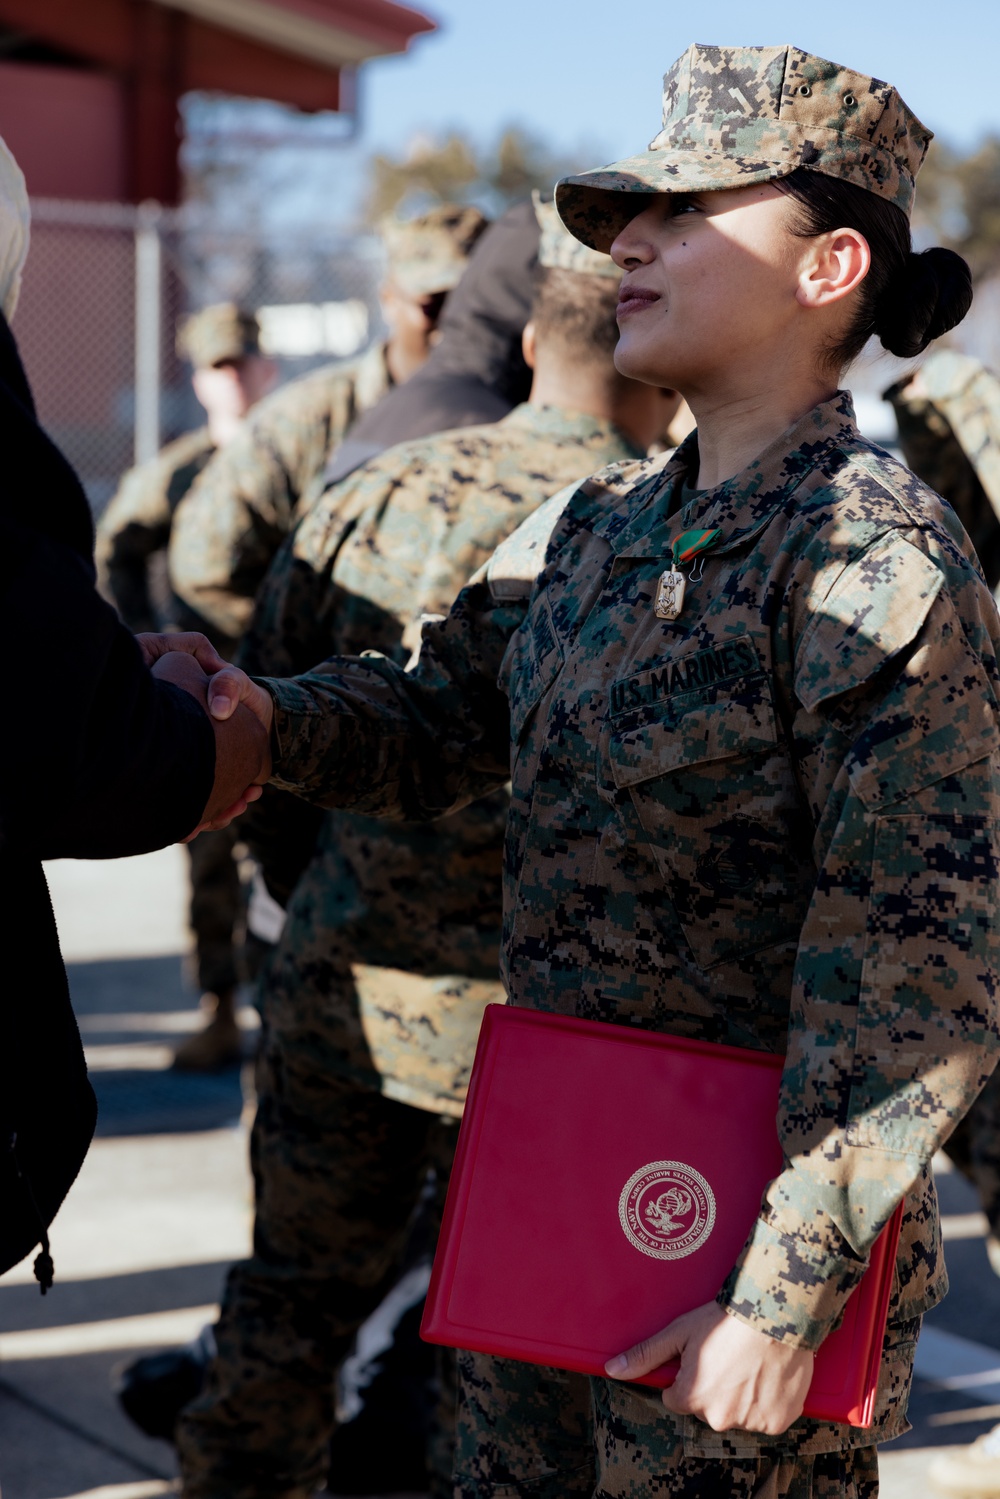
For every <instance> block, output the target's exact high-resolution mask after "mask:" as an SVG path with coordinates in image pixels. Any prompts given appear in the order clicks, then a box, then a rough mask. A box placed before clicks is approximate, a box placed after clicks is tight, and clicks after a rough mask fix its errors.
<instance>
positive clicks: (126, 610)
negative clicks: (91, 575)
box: [95, 469, 170, 634]
mask: <svg viewBox="0 0 1000 1499" xmlns="http://www.w3.org/2000/svg"><path fill="white" fill-rule="evenodd" d="M169 539H170V504H169V501H168V499H167V494H166V489H165V487H164V485H163V484H162V483H159V482H154V475H152V474H151V472H150V471H148V470H143V469H131V470H130V471H129V472H128V473H127V474H126V475H125V477H124V478H123V479H122V482H121V484H120V485H119V487H118V491H117V493H116V494H115V495H114V497H113V499H112V500H111V502H110V504H109V505H108V507H107V509H106V510H105V511H104V514H103V515H102V516H101V519H100V521H99V523H98V526H97V541H96V548H95V561H96V563H97V576H98V582H99V585H100V588H101V592H102V593H104V594H105V595H106V596H107V597H109V598H110V599H111V600H112V601H113V603H114V605H115V608H116V609H117V610H118V613H119V615H120V616H121V619H122V621H123V623H124V624H126V625H127V626H128V628H129V629H130V630H132V631H133V632H134V633H136V634H138V633H139V632H140V631H142V630H157V629H159V625H158V623H157V620H156V611H155V609H154V608H153V601H152V598H151V596H150V591H149V566H148V565H149V559H150V557H151V556H152V555H153V553H154V552H159V551H163V550H164V548H165V547H166V545H167V543H168V541H169Z"/></svg>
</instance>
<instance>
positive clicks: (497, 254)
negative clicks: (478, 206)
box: [326, 203, 539, 484]
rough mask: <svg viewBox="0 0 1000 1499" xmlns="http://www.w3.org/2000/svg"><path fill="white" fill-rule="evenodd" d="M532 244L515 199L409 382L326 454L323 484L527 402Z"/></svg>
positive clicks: (528, 211) (526, 206)
mask: <svg viewBox="0 0 1000 1499" xmlns="http://www.w3.org/2000/svg"><path fill="white" fill-rule="evenodd" d="M538 241H539V229H538V222H537V220H536V218H535V210H534V209H533V208H532V206H531V204H530V203H518V204H516V205H515V206H514V207H513V208H510V209H508V210H507V212H506V213H505V214H504V215H503V217H502V218H500V219H498V220H497V222H496V223H495V224H491V225H490V227H489V229H487V231H486V233H485V234H484V235H483V237H482V239H480V241H479V243H478V244H477V245H476V248H475V249H474V250H473V252H472V256H471V258H470V260H469V264H468V267H467V269H466V272H465V275H464V276H463V277H462V279H461V281H460V282H459V283H458V286H457V287H456V288H455V290H454V291H453V292H452V293H451V295H450V296H449V298H448V300H447V302H446V303H445V306H444V312H443V313H442V315H441V342H440V343H439V344H438V346H437V348H436V349H434V351H433V352H432V354H431V356H430V358H429V359H428V361H427V363H426V364H425V365H424V366H423V368H422V369H419V370H418V371H417V373H416V374H415V375H414V376H413V377H412V379H410V380H407V381H406V383H405V385H398V386H396V387H395V389H393V390H390V391H389V392H388V394H387V395H385V396H383V398H382V400H381V401H379V403H378V405H377V406H373V407H372V408H371V410H370V411H365V412H363V413H362V415H361V416H360V417H359V418H358V420H357V421H356V422H355V423H354V426H353V427H352V428H351V430H350V432H349V433H348V435H347V437H346V438H345V439H344V441H343V442H342V443H341V444H340V446H339V447H337V448H335V449H334V451H333V453H332V455H331V458H330V462H329V464H328V466H327V471H326V479H327V483H328V484H335V483H337V481H338V480H340V479H343V478H344V477H345V476H346V475H347V474H349V473H352V472H353V471H354V469H356V468H358V467H360V465H361V464H362V463H367V462H368V459H369V458H374V456H375V454H376V453H381V452H382V450H383V449H384V448H390V447H394V446H395V444H396V443H398V442H408V441H409V440H410V438H412V437H429V436H431V435H432V434H433V433H434V432H447V431H449V430H450V429H451V428H452V427H474V426H478V425H479V424H480V423H482V422H498V421H499V420H500V418H501V417H502V416H506V415H507V412H508V411H510V409H511V407H513V406H516V405H517V404H518V403H519V402H520V401H524V400H526V399H527V397H528V392H529V391H530V389H531V371H530V370H529V369H528V366H527V365H526V364H525V362H524V357H523V355H522V353H521V334H522V332H523V331H524V325H525V323H526V322H527V321H528V317H529V315H530V312H531V301H532V296H533V293H534V272H535V267H536V265H537V263H538Z"/></svg>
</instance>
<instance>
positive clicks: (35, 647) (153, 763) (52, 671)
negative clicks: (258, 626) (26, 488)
mask: <svg viewBox="0 0 1000 1499" xmlns="http://www.w3.org/2000/svg"><path fill="white" fill-rule="evenodd" d="M0 557H2V561H0V619H2V621H3V638H4V645H5V662H6V671H5V684H4V685H5V688H6V702H7V725H8V727H7V731H6V733H5V734H4V735H3V736H0V746H2V747H0V818H2V822H3V826H4V831H5V832H6V834H7V836H14V837H16V840H17V843H18V844H19V845H20V846H21V847H22V848H24V849H25V850H26V851H29V850H30V851H31V852H33V853H34V854H37V856H38V857H40V858H60V857H69V858H87V859H100V858H117V857H120V856H121V855H124V854H136V853H144V852H146V851H148V850H149V849H154V848H161V847H163V846H164V845H165V844H167V843H173V842H176V841H177V839H179V838H183V837H185V836H186V835H187V834H188V833H190V832H191V830H192V828H194V826H195V825H196V824H197V822H198V818H199V816H200V815H201V812H202V810H203V808H204V806H205V804H206V802H207V800H208V797H209V794H210V792H211V789H212V782H213V779H214V775H215V736H214V734H213V732H212V726H211V723H210V721H209V719H208V717H207V716H206V714H205V713H204V711H203V710H202V708H201V707H200V706H199V704H198V703H197V702H195V700H194V699H193V698H192V697H191V696H190V695H189V694H188V693H186V692H183V691H181V690H180V689H179V688H176V687H173V686H171V685H170V684H168V683H165V682H157V681H156V679H155V678H154V677H153V676H152V675H151V674H150V672H149V671H148V670H147V669H146V667H145V666H144V664H143V661H142V657H141V654H140V652H139V648H138V646H137V645H136V643H135V641H134V639H133V638H132V636H131V635H130V634H129V632H128V631H127V630H126V629H125V628H124V626H122V625H121V624H120V623H119V622H118V620H117V618H116V616H115V612H114V610H113V609H112V608H111V606H110V605H109V604H106V603H105V602H104V600H103V599H101V597H100V596H99V594H98V593H97V590H96V588H95V586H94V582H93V573H92V570H91V568H90V567H89V566H88V564H87V562H86V561H85V559H84V558H83V557H81V556H80V555H79V554H78V553H77V552H75V551H74V550H73V549H72V548H71V547H68V546H65V545H63V544H62V543H60V542H58V541H54V540H52V539H50V538H48V537H46V536H44V535H42V534H40V533H39V532H37V531H35V530H33V529H32V528H31V527H28V526H22V525H20V524H19V523H17V522H16V521H13V520H11V519H9V518H7V517H5V518H4V519H3V520H2V521H0Z"/></svg>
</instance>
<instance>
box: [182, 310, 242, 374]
mask: <svg viewBox="0 0 1000 1499" xmlns="http://www.w3.org/2000/svg"><path fill="white" fill-rule="evenodd" d="M177 352H178V354H179V355H180V357H181V358H182V359H190V361H191V363H192V364H193V365H194V367H195V369H207V368H208V366H209V365H212V364H224V363H225V362H226V361H227V360H230V359H242V358H244V357H245V356H246V355H247V354H259V353H260V327H259V325H258V323H257V319H256V318H255V317H254V315H253V313H252V312H246V311H245V310H244V309H243V308H242V307H237V305H236V303H235V302H216V303H214V304H213V306H211V307H203V308H202V310H201V312H193V313H192V314H191V316H190V317H186V318H184V319H183V321H182V322H181V324H180V327H179V328H178V330H177Z"/></svg>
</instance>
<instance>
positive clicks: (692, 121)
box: [556, 45, 931, 250]
mask: <svg viewBox="0 0 1000 1499" xmlns="http://www.w3.org/2000/svg"><path fill="white" fill-rule="evenodd" d="M930 140H931V132H930V131H929V130H928V129H926V127H925V126H923V125H922V124H921V123H920V121H919V120H918V119H917V117H916V115H914V114H912V113H911V112H910V110H909V109H907V107H906V105H905V104H904V103H903V101H902V99H901V98H900V97H899V94H898V93H897V92H896V90H895V89H894V88H893V87H892V86H891V84H888V83H881V82H880V81H879V80H878V79H877V78H868V77H866V76H865V75H864V74H863V73H854V72H852V71H851V69H850V68H842V67H840V66H839V65H838V64H837V63H834V62H827V61H826V60H825V59H824V58H822V57H813V56H811V55H810V54H809V53H808V52H802V51H800V50H799V49H798V48H797V47H702V46H698V45H695V46H692V47H689V48H688V49H687V51H686V52H685V53H684V54H683V56H681V57H679V58H678V59H677V61H676V62H675V63H674V65H673V67H672V68H671V69H670V71H669V72H668V73H667V74H666V75H665V77H664V79H663V129H662V130H661V131H660V133H659V135H657V136H656V137H655V139H653V140H652V141H651V142H650V144H649V150H648V151H644V152H642V153H641V154H640V155H638V156H629V157H626V158H625V160H624V161H616V162H613V163H612V164H611V166H608V167H602V168H600V169H598V170H597V171H593V172H583V173H581V174H580V175H579V176H574V177H564V178H563V179H562V181H561V182H559V183H558V184H557V186H556V207H557V208H558V210H559V214H560V217H561V218H562V221H563V223H564V224H565V225H566V227H567V229H569V231H570V233H571V234H574V235H576V237H577V239H580V240H582V241H583V243H584V244H586V245H591V246H593V248H594V249H596V250H608V249H610V247H611V244H612V243H613V241H614V239H615V236H616V235H617V234H618V233H619V231H620V230H621V229H622V228H623V227H624V226H625V224H627V223H628V221H629V220H630V219H631V218H633V217H634V216H635V214H636V212H637V211H638V210H637V208H636V205H635V201H634V199H633V200H632V201H631V202H630V201H629V200H628V199H627V198H626V197H625V194H633V193H684V192H711V191H713V190H716V189H719V188H725V187H743V186H747V185H749V184H750V183H754V182H768V181H770V180H772V179H773V178H775V177H785V176H787V175H788V173H789V172H794V171H795V169H796V168H797V167H808V168H809V169H810V170H811V171H814V172H823V173H825V174H826V175H827V176H829V177H840V178H841V179H842V180H843V181H845V182H853V183H855V184H856V185H857V186H858V187H863V188H867V189H868V190H869V191H870V192H873V193H877V194H878V195H879V197H882V198H886V199H888V201H889V202H890V203H895V204H897V205H898V207H900V208H901V209H902V210H903V211H904V213H907V214H908V213H909V212H910V208H911V206H912V203H913V183H914V178H915V177H916V174H917V171H918V170H919V167H920V164H921V162H922V161H923V159H924V156H925V154H926V152H927V146H928V144H929V142H930Z"/></svg>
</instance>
